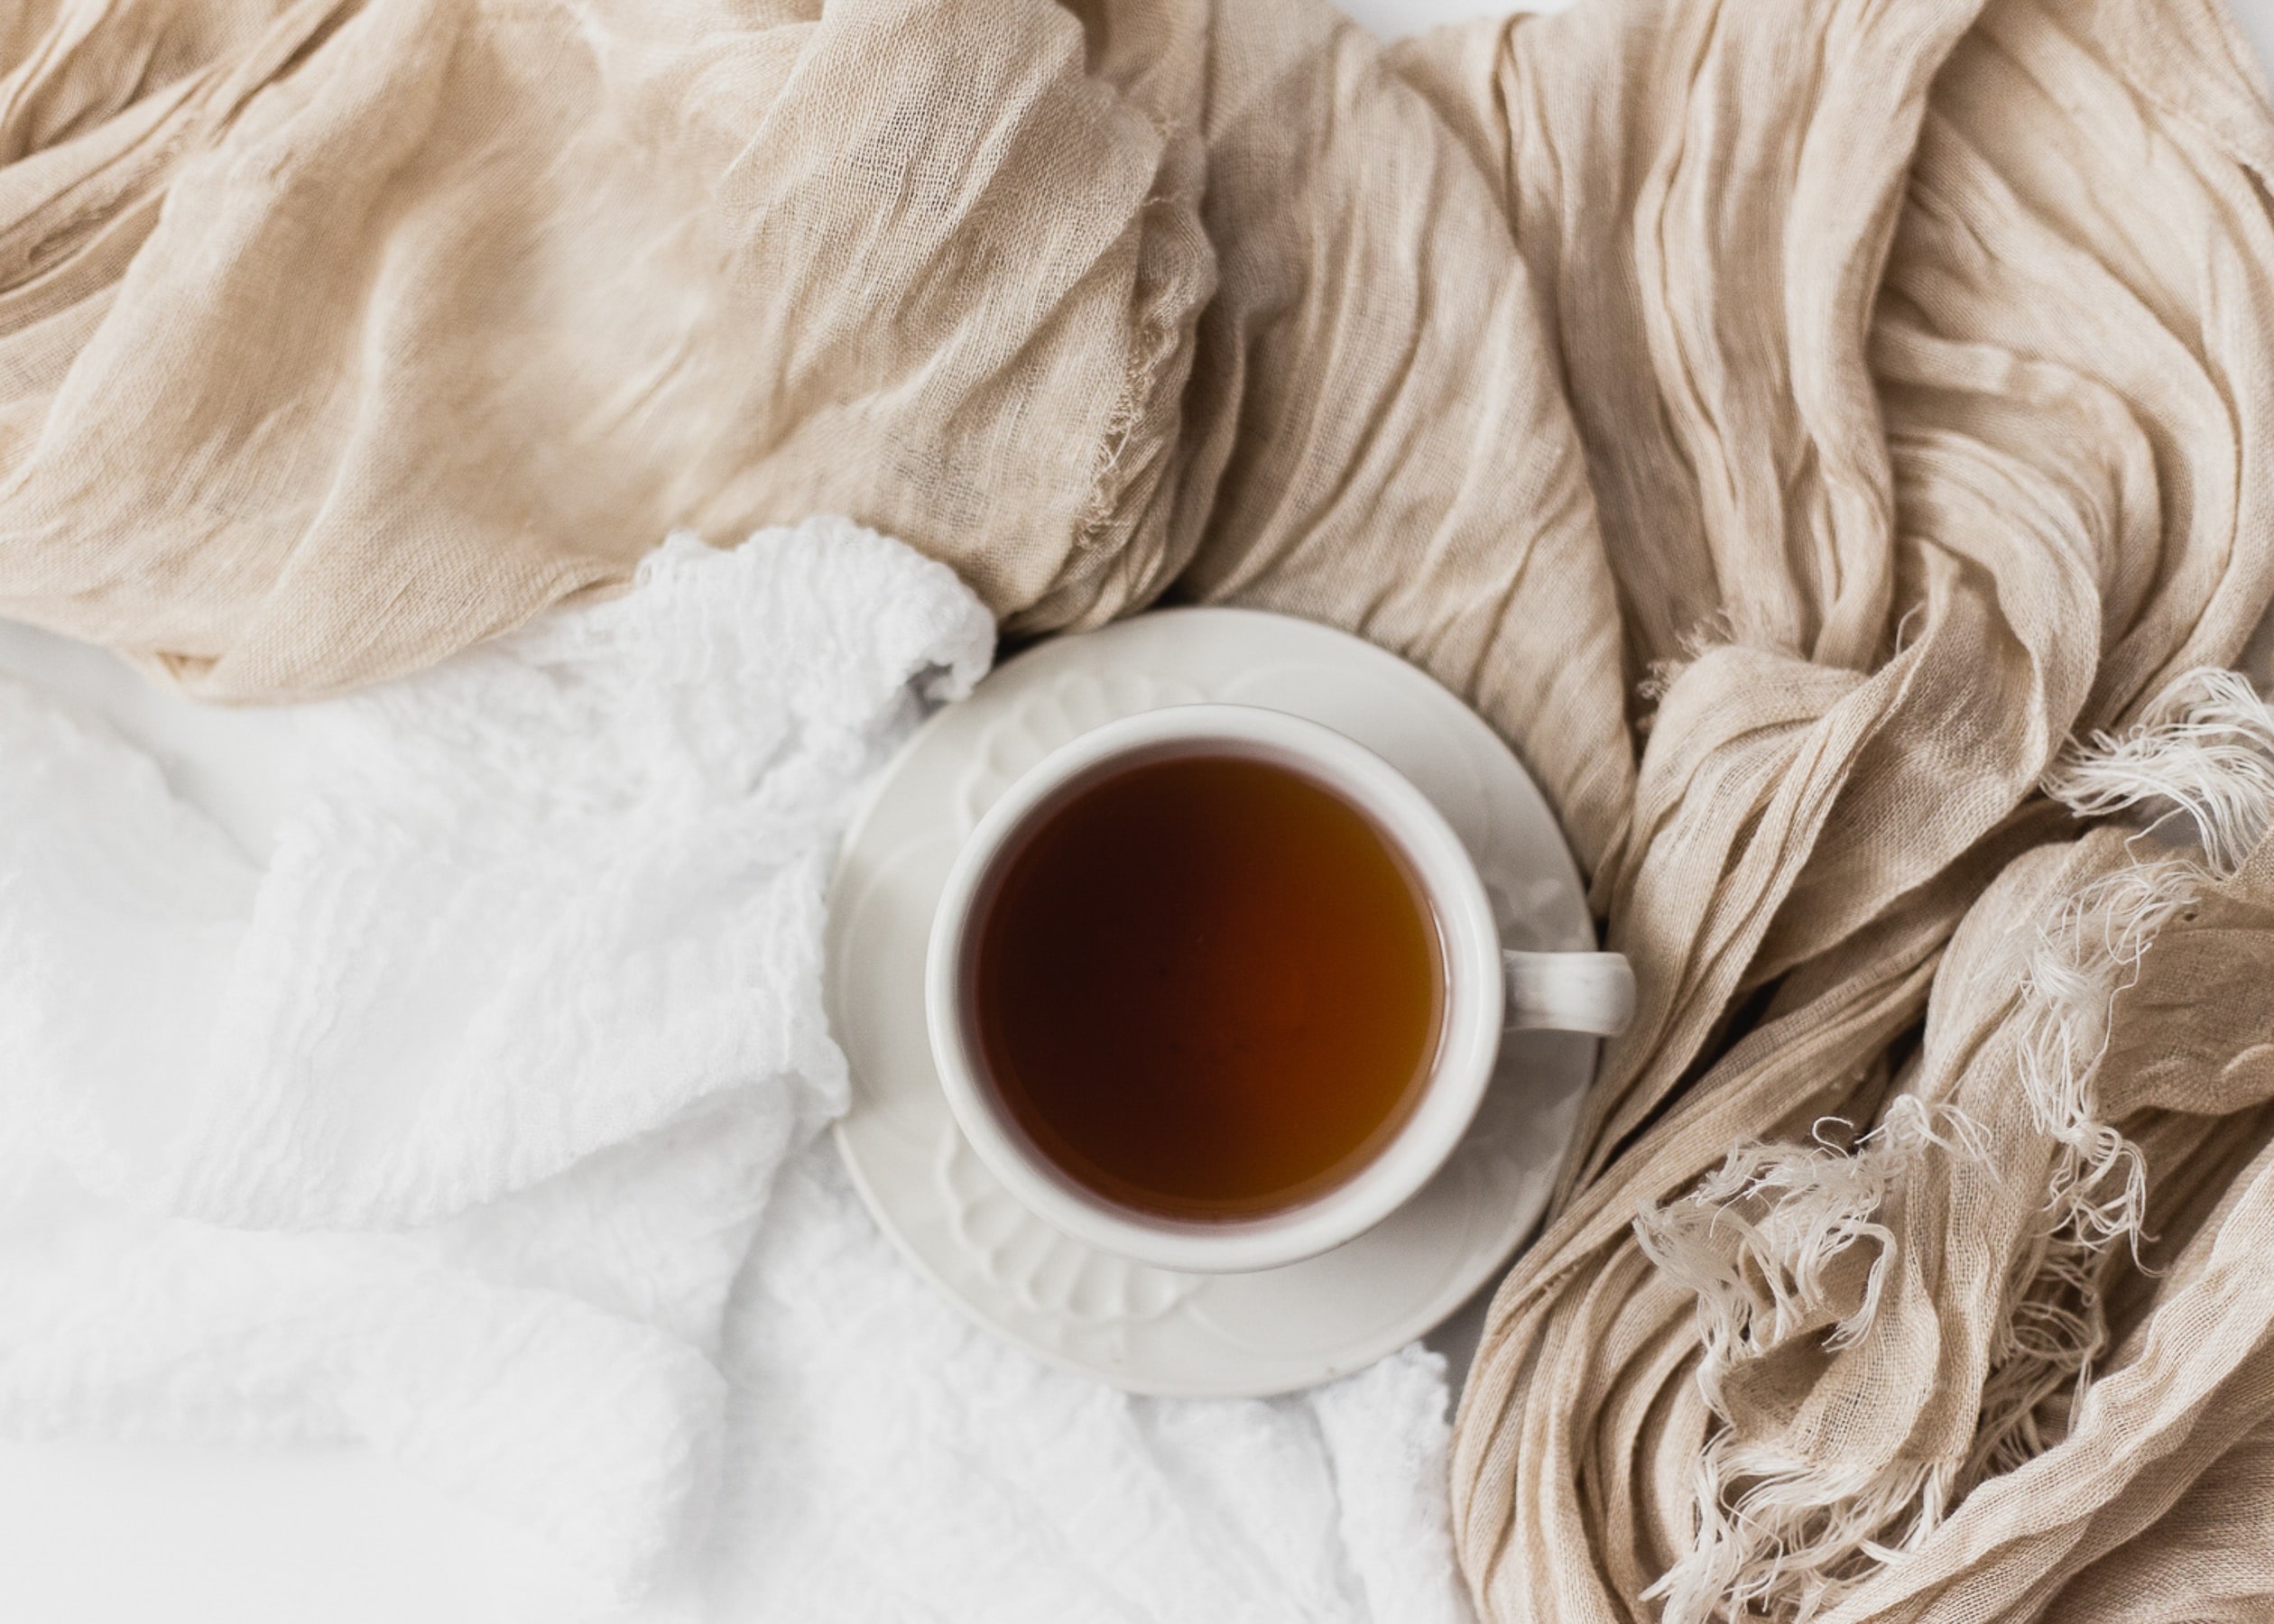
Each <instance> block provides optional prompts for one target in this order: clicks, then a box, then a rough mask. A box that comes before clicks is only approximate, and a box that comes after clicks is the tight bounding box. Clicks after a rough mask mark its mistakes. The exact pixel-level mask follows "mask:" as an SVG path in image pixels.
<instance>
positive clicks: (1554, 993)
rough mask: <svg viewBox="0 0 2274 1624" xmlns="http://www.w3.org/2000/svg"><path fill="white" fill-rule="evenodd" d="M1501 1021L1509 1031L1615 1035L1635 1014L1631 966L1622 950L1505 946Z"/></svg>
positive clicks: (1502, 960)
mask: <svg viewBox="0 0 2274 1624" xmlns="http://www.w3.org/2000/svg"><path fill="white" fill-rule="evenodd" d="M1501 964H1502V972H1503V973H1504V975H1505V977H1506V979H1507V984H1508V1003H1507V1010H1508V1014H1507V1019H1506V1022H1505V1025H1506V1027H1507V1029H1508V1030H1510V1031H1511V1032H1529V1031H1540V1030H1545V1031H1550V1032H1593V1033H1594V1034H1595V1036H1596V1037H1598V1038H1616V1037H1617V1036H1618V1035H1619V1034H1620V1033H1621V1032H1623V1031H1625V1030H1626V1029H1627V1022H1629V1021H1630V1020H1633V1019H1634V970H1633V968H1632V966H1631V965H1630V964H1628V963H1627V962H1626V955H1624V954H1621V953H1519V952H1517V951H1515V950H1514V949H1513V948H1503V949H1502V952H1501Z"/></svg>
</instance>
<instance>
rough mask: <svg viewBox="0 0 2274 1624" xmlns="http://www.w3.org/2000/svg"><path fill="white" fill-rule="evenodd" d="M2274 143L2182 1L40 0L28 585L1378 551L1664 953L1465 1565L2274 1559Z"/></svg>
mask: <svg viewBox="0 0 2274 1624" xmlns="http://www.w3.org/2000/svg"><path fill="white" fill-rule="evenodd" d="M2269 180H2274V113H2269V102H2268V97H2267V93H2266V91H2265V88H2264V87H2263V86H2262V85H2261V84H2260V80H2259V78H2258V77H2257V74H2256V70H2255V69H2254V68H2253V67H2252V66H2251V63H2250V60H2249V57H2248V53H2247V51H2246V49H2245V48H2244V46H2243V45H2242V42H2240V40H2239V38H2238V37H2237V35H2236V34H2235V32H2234V30H2233V27H2232V23H2231V22H2230V21H2229V20H2228V19H2227V18H2226V17H2225V15H2224V14H2223V12H2222V11H2221V10H2220V9H2219V7H2218V5H2217V4H2216V3H2215V0H1745V3H1744V4H1738V3H1737V0H1719V3H1715V0H1587V4H1585V5H1581V6H1580V7H1578V8H1577V9H1576V10H1575V11H1573V12H1570V13H1567V14H1562V15H1559V16H1557V17H1554V18H1548V19H1530V18H1518V19H1514V20H1511V21H1507V22H1502V23H1480V24H1475V25H1472V26H1467V27H1463V28H1457V29H1454V30H1449V31H1447V32H1441V33H1438V34H1437V35H1433V36H1430V37H1428V38H1426V39H1423V40H1421V41H1419V42H1410V43H1409V44H1407V45H1404V46H1400V47H1398V48H1394V49H1391V50H1388V51H1385V50H1383V49H1382V48H1381V47H1379V46H1377V45H1375V44H1374V43H1373V42H1371V41H1369V40H1368V39H1366V38H1365V37H1364V36H1363V35H1362V34H1361V33H1360V32H1357V31H1356V30H1355V29H1354V28H1353V27H1351V26H1350V25H1349V24H1347V23H1344V22H1342V21H1341V20H1340V19H1338V18H1337V17H1336V15H1335V14H1332V13H1331V12H1330V11H1327V9H1325V8H1324V7H1323V6H1321V5H1317V4H1314V3H1313V0H1215V3H1213V4H1211V0H1081V3H1080V4H1076V5H1068V6H1063V7H1062V6H1060V5H1055V4H1050V3H1049V0H958V3H957V4H956V5H935V4H929V3H926V0H830V3H829V4H826V5H824V4H789V3H783V0H676V3H674V4H671V5H661V6H659V5H652V4H633V3H631V0H583V3H582V4H569V3H568V0H511V3H509V0H364V3H363V4H360V5H357V4H355V3H354V0H298V3H297V4H282V3H280V0H32V3H31V4H29V5H22V6H19V7H17V8H15V9H14V11H13V12H12V13H10V14H8V15H7V16H5V18H0V613H5V614H10V615H14V616H17V617H20V618H23V619H28V620H32V621H36V622H39V623H43V624H46V625H49V626H52V627H55V628H57V629H60V630H62V631H66V632H72V633H74V634H77V635H79V636H83V637H88V638H91V639H94V640H96V641H103V642H106V643H108V644H110V645H112V646H114V647H116V648H118V649H120V650H121V651H124V652H125V653H127V654H128V655H129V656H131V657H133V658H134V659H136V660H139V661H141V662H143V664H145V665H146V666H148V667H150V668H151V669H153V670H155V671H158V672H160V673H162V675H164V676H165V677H167V678H169V679H171V680H173V681H176V682H179V683H180V684H181V685H183V686H184V687H187V688H188V689H189V691H191V692H193V693H197V694H199V695H202V696H206V697H212V698H216V699H224V700H263V699H282V698H291V697H301V696H306V695H311V694H316V693H322V692H327V691H331V690H335V689H338V688H342V687H351V686H354V685H356V684H360V683H365V682H368V681H372V680H374V679H376V678H384V677H386V676H389V675H392V674H394V673H398V672H402V671H405V670H409V669H415V668H417V667H420V666H421V665H424V664H427V663H430V662H431V661H433V660H436V659H439V657H441V656H442V655H443V654H446V653H448V652H449V651H452V650H455V649H458V648H460V647H463V646H465V645H466V644H467V643H469V642H472V641H476V640H478V639H480V638H482V637H484V636H486V635H488V634H490V633H493V632H497V631H500V630H502V629H504V628H506V627H510V626H513V625H514V624H517V623H521V622H522V621H524V620H526V619H528V618H529V617H530V616H532V614H536V613H538V612H539V611H540V610H541V609H543V608H544V607H545V606H547V605H548V604H553V603H557V602H559V601H562V600H564V599H567V598H569V597H572V596H576V595H584V594H592V593H603V592H608V591H612V590H614V589H615V588H616V587H617V586H621V585H622V584H623V583H624V581H625V580H626V579H628V578H629V577H630V574H631V572H632V570H633V567H634V565H635V564H636V562H637V559H638V558H639V557H640V556H641V554H642V553H643V552H644V551H646V550H647V549H650V548H652V546H654V545H655V544H656V543H657V542H658V541H660V540H661V538H662V537H663V535H664V534H665V533H666V532H667V531H670V530H671V529H673V528H675V527H678V528H685V529H689V530H692V531H696V532H698V533H699V534H702V535H704V536H707V537H708V538H710V539H712V540H720V541H724V540H735V539H739V538H740V537H741V536H742V535H744V533H746V532H748V531H750V530H752V529H753V528H754V527H756V526H758V525H761V524H764V523H768V522H778V521H790V520H794V519H797V518H800V517H801V516H803V515H805V514H808V513H810V512H844V513H846V514H849V515H850V516H852V517H853V518H855V519H856V520H858V521H861V522H862V523H864V524H867V525H871V526H874V528H876V529H878V530H881V531H888V532H891V533H892V534H895V535H898V536H901V537H903V538H905V539H906V540H909V541H910V542H911V543H912V544H914V545H915V546H917V547H918V548H919V549H921V550H923V551H925V552H927V553H929V554H930V555H932V556H933V557H936V558H941V559H944V560H946V561H947V562H948V563H950V564H952V565H953V566H955V567H956V568H957V570H958V571H959V572H960V573H961V574H962V575H963V576H964V577H965V578H966V580H967V581H968V582H970V584H971V585H972V586H974V587H975V589H976V590H977V591H978V592H979V594H980V595H981V596H982V597H983V598H984V600H985V601H986V603H987V605H988V606H989V607H990V608H991V609H993V610H994V612H995V613H996V614H998V615H1000V616H1002V617H1003V620H1004V623H1005V624H1006V626H1007V627H1008V628H1009V629H1010V630H1012V632H1014V633H1019V634H1039V633H1043V632H1051V631H1056V630H1062V629H1068V628H1077V627H1082V626H1087V625H1093V624H1096V623H1102V622H1104V621H1105V620H1108V619H1110V618H1112V617H1114V616H1115V615H1118V614H1125V613H1129V612H1132V611H1133V610H1136V609H1138V608H1141V607H1142V606H1143V605H1145V604H1148V603H1151V602H1152V601H1154V600H1155V599H1157V598H1159V597H1160V596H1161V595H1163V594H1172V595H1179V596H1184V597H1189V598H1195V599H1200V600H1206V601H1224V602H1234V603H1242V604H1251V605H1255V606H1261V607H1266V608H1272V609H1278V610H1281V611H1284V612H1287V613H1291V614H1303V615H1308V616H1312V617H1314V618H1318V619H1322V620H1327V621H1329V622H1332V623H1336V624H1339V625H1343V626H1345V627H1348V628H1350V629H1352V630H1354V631H1356V632H1360V633H1362V634H1363V635H1365V636H1367V637H1370V638H1372V639H1373V640H1375V641H1378V642H1381V643H1382V644H1383V645H1384V646H1386V647H1389V648H1391V649H1392V650H1394V651H1398V652H1399V653H1400V654H1403V655H1405V656H1406V657H1408V658H1410V659H1411V660H1415V661H1417V662H1418V663H1419V664H1421V665H1422V666H1424V667H1425V668H1426V669H1429V670H1430V671H1432V672H1433V673H1435V674H1436V675H1437V677H1439V678H1441V679H1443V680H1444V681H1446V682H1447V684H1448V685H1449V686H1451V687H1454V688H1455V689H1456V691H1458V692H1460V693H1461V694H1462V695H1464V696H1465V697H1466V698H1468V699H1469V700H1470V701H1471V702H1472V703H1474V704H1475V705H1476V706H1478V708H1479V709H1480V710H1481V711H1482V712H1483V713H1484V715H1486V716H1487V717H1488V718H1489V719H1490V720H1491V721H1492V722H1493V724H1495V725H1496V726H1497V727H1498V728H1499V729H1500V730H1501V731H1502V734H1504V735H1505V736H1507V737H1508V738H1509V739H1510V741H1511V743H1512V744H1513V745H1514V746H1515V747H1516V748H1517V749H1518V751H1519V752H1521V754H1522V756H1523V758H1524V760H1525V761H1526V762H1527V764H1528V765H1529V766H1530V768H1531V770H1533V772H1534V773H1535V775H1536V776H1537V777H1538V778H1539V780H1540V782H1541V784H1542V785H1543V787H1544V788H1545V789H1547V791H1548V794H1549V796H1550V797H1551V798H1552V799H1553V800H1554V802H1555V804H1556V806H1557V807H1558V811H1559V813H1560V814H1561V816H1562V817H1563V820H1564V823H1565V826H1566V828H1567V832H1568V833H1569V835H1570V836H1571V838H1572V842H1573V844H1574V846H1575V848H1576V851H1577V852H1578V854H1579V855H1580V857H1581V860H1582V862H1583V863H1585V866H1586V867H1587V869H1588V870H1589V871H1590V872H1591V874H1592V876H1593V882H1594V887H1595V891H1594V894H1595V900H1596V902H1597V905H1598V909H1599V911H1600V912H1601V913H1602V915H1603V916H1604V919H1605V921H1606V931H1607V937H1608V940H1609V942H1610V944H1611V945H1612V946H1615V947H1617V948H1619V949H1621V950H1622V951H1623V952H1625V953H1626V954H1628V955H1630V957H1631V958H1632V960H1633V962H1634V964H1635V965H1636V969H1637V973H1638V977H1639V981H1640V983H1641V1010H1640V1012H1639V1015H1638V1019H1637V1020H1636V1022H1635V1025H1634V1027H1633V1029H1632V1030H1631V1031H1630V1032H1629V1033H1628V1034H1627V1035H1626V1036H1625V1037H1623V1038H1621V1039H1619V1040H1617V1041H1616V1042H1614V1043H1613V1044H1612V1045H1611V1046H1610V1047H1609V1048H1608V1049H1607V1051H1606V1053H1605V1056H1604V1066H1603V1072H1602V1075H1601V1078H1600V1080H1599V1082H1598V1084H1597V1087H1596V1089H1595V1093H1594V1094H1593V1095H1592V1097H1591V1100H1590V1103H1589V1107H1588V1111H1587V1113H1586V1115H1585V1120H1584V1121H1583V1123H1582V1129H1581V1133H1580V1137H1579V1141H1578V1143H1577V1145H1576V1148H1575V1150H1574V1152H1573V1154H1572V1157H1571V1158H1570V1160H1569V1162H1568V1164H1567V1167H1566V1169H1565V1171H1564V1175H1563V1177H1562V1181H1561V1186H1560V1188H1559V1192H1558V1200H1557V1204H1556V1208H1555V1211H1554V1213H1553V1214H1552V1215H1551V1218H1550V1220H1549V1223H1548V1227H1547V1230H1546V1231H1545V1232H1544V1234H1543V1235H1542V1236H1541V1237H1540V1239H1539V1241H1538V1242H1537V1243H1536V1244H1535V1245H1534V1246H1533V1247H1532V1249H1531V1250H1530V1251H1529V1252H1528V1253H1527V1254H1526V1255H1525V1256H1524V1257H1523V1258H1522V1259H1521V1260H1520V1262H1519V1263H1518V1264H1517V1266H1516V1268H1515V1269H1514V1271H1513V1272H1512V1273H1511V1276H1510V1278H1508V1280H1507V1281H1506V1283H1505V1284H1504V1285H1503V1287H1502V1289H1501V1290H1500V1292H1499V1294H1498V1296H1497V1297H1496V1298H1495V1300H1494V1303H1493V1309H1492V1313H1491V1316H1490V1320H1489V1324H1488V1326H1487V1329H1486V1333H1485V1337H1484V1344H1483V1347H1482V1349H1481V1351H1480V1353H1479V1356H1478V1359H1477V1361H1476V1365H1475V1368H1474V1372H1473V1374H1472V1376H1471V1378H1470V1380H1469V1383H1468V1387H1467V1389H1466V1391H1465V1394H1464V1396H1463V1399H1462V1405H1461V1410H1460V1414H1459V1417H1458V1421H1457V1425H1456V1446H1455V1460H1454V1467H1453V1472H1454V1483H1453V1489H1454V1499H1455V1509H1456V1538H1457V1541H1458V1546H1459V1555H1460V1558H1461V1562H1462V1564H1463V1567H1464V1570H1465V1574H1466V1576H1467V1578H1468V1581H1469V1582H1470V1585H1471V1587H1472V1590H1473V1592H1474V1595H1475V1597H1476V1599H1477V1601H1478V1603H1479V1605H1480V1607H1481V1608H1482V1610H1484V1612H1485V1613H1486V1614H1488V1615H1489V1616H1491V1617H1493V1618H1496V1619H1531V1618H1538V1619H1630V1618H1641V1619H1648V1618H1655V1617H1664V1618H1666V1619H1678V1620H1696V1619H1712V1618H1737V1617H1753V1616H1769V1617H1779V1618H1784V1617H1805V1616H1816V1617H1826V1618H1837V1619H1890V1620H1892V1619H1934V1618H1950V1619H1968V1620H1984V1619H2001V1620H2002V1619H2030V1618H2038V1617H2045V1616H2055V1617H2058V1618H2061V1619H2095V1620H2097V1619H2108V1620H2115V1619H2135V1618H2148V1617H2158V1618H2161V1617H2171V1616H2186V1617H2189V1618H2236V1619H2241V1618H2246V1617H2256V1616H2260V1614H2261V1613H2262V1612H2263V1611H2264V1610H2266V1609H2267V1608H2268V1607H2269V1606H2274V1556H2270V1555H2269V1553H2270V1552H2274V1537H2270V1536H2274V1283H2269V1282H2268V1281H2267V1280H2266V1278H2265V1277H2264V1272H2263V1267H2262V1264H2261V1263H2260V1260H2261V1259H2262V1258H2263V1256H2264V1255H2265V1252H2266V1250H2267V1247H2268V1245H2269V1243H2270V1242H2274V1154H2269V1152H2268V1151H2267V1146H2268V1144H2269V1137H2270V1136H2274V1106H2269V1100H2270V1099H2274V1063H2269V1058H2268V1057H2269V1055H2274V1012H2269V1010H2274V1006H2269V1004H2268V1002H2267V1001H2266V1000H2265V999H2264V997H2263V993H2262V989H2263V987H2264V985H2265V983H2266V979H2267V978H2266V975H2265V973H2264V970H2265V969H2266V968H2267V967H2268V965H2269V963H2274V854H2269V850H2268V849H2267V848H2266V846H2265V844H2264V837H2265V835H2267V831H2268V829H2269V825H2274V730H2269V724H2268V722H2267V715H2266V712H2265V709H2264V707H2263V706H2260V704H2259V702H2258V699H2257V697H2256V696H2255V695H2254V694H2253V693H2252V692H2251V690H2250V689H2249V688H2248V687H2247V686H2246V685H2243V684H2242V682H2241V681H2240V680H2239V679H2238V678H2234V677H2232V675H2229V674H2224V673H2223V670H2222V668H2227V667H2230V666H2232V664H2234V662H2236V661H2237V660H2239V659H2240V658H2241V657H2242V653H2243V651H2244V648H2245V644H2246V641H2247V640H2248V639H2249V637H2250V635H2251V629H2252V628H2253V627H2254V626H2255V625H2256V624H2257V623H2259V622H2260V619H2261V617H2262V616H2263V615H2264V614H2265V612H2266V611H2267V609H2268V606H2269V600H2270V599H2274V485H2270V484H2269V474H2268V454H2269V449H2274V438H2270V434H2274V424H2270V422H2269V417H2270V415H2274V221H2269V209H2268V193H2267V188H2268V186H2269Z"/></svg>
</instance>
